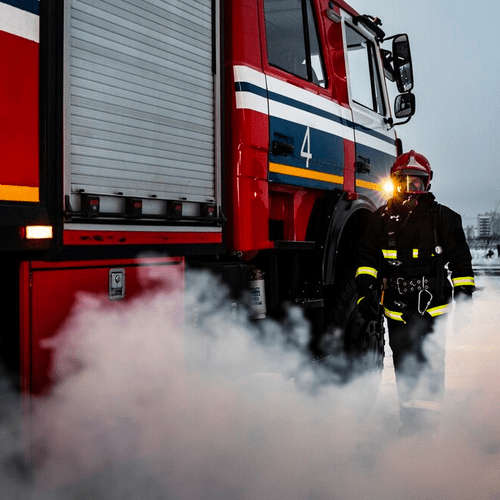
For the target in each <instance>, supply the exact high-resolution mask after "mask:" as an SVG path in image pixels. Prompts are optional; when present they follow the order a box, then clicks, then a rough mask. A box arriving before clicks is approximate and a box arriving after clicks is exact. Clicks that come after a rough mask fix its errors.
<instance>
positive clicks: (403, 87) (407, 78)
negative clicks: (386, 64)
mask: <svg viewBox="0 0 500 500" xmlns="http://www.w3.org/2000/svg"><path fill="white" fill-rule="evenodd" d="M392 57H393V65H394V76H395V79H396V84H397V86H398V90H399V92H410V90H412V89H413V65H412V62H411V53H410V42H409V40H408V35H396V36H395V37H394V38H393V40H392Z"/></svg>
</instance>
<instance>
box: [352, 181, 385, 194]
mask: <svg viewBox="0 0 500 500" xmlns="http://www.w3.org/2000/svg"><path fill="white" fill-rule="evenodd" d="M356 187H362V188H367V189H373V190H375V191H380V186H379V185H378V184H375V183H374V182H368V181H360V180H357V179H356Z"/></svg>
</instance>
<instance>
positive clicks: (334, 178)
mask: <svg viewBox="0 0 500 500" xmlns="http://www.w3.org/2000/svg"><path fill="white" fill-rule="evenodd" d="M269 172H273V173H275V174H284V175H292V176H294V177H302V178H304V179H313V180H315V181H324V182H330V183H332V184H344V178H343V177H342V176H341V175H333V174H326V173H325V172H318V171H316V170H306V169H305V168H298V167H290V166H289V165H282V164H281V163H269ZM356 186H357V187H363V188H367V189H373V190H374V191H380V186H379V185H378V184H376V183H375V182H367V181H361V180H356Z"/></svg>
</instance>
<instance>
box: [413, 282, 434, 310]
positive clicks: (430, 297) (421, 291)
mask: <svg viewBox="0 0 500 500" xmlns="http://www.w3.org/2000/svg"><path fill="white" fill-rule="evenodd" d="M423 293H427V294H428V295H429V300H428V301H427V304H426V305H425V307H424V308H423V309H422V307H421V304H422V294H423ZM433 298H434V297H433V295H432V293H431V292H429V290H427V289H426V288H425V289H423V290H420V292H418V304H417V310H418V312H419V314H420V315H421V316H423V315H424V314H425V311H427V309H428V307H429V306H430V305H431V302H432V299H433Z"/></svg>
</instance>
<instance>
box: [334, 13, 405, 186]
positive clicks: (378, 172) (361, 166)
mask: <svg viewBox="0 0 500 500" xmlns="http://www.w3.org/2000/svg"><path fill="white" fill-rule="evenodd" d="M344 44H345V45H344V47H345V60H346V70H347V82H348V90H349V104H350V107H351V110H352V116H353V124H354V136H355V148H356V190H357V191H358V192H361V193H365V194H368V195H370V193H372V195H373V193H374V189H377V185H378V184H379V183H380V181H381V180H382V179H383V178H384V177H386V176H387V175H388V174H389V171H390V168H391V166H392V164H393V163H394V159H395V157H396V135H395V132H394V129H392V128H391V127H389V126H388V124H387V119H388V118H389V116H390V111H389V105H388V98H387V92H386V88H385V83H384V80H383V78H382V76H383V69H382V64H381V60H380V50H379V47H378V45H377V43H376V41H375V38H374V36H373V35H372V34H371V32H370V31H369V30H368V29H366V28H365V27H364V26H363V25H362V24H357V25H356V24H355V23H354V22H353V19H352V18H351V17H350V16H345V17H344Z"/></svg>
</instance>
